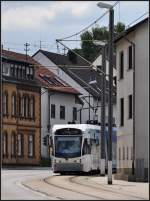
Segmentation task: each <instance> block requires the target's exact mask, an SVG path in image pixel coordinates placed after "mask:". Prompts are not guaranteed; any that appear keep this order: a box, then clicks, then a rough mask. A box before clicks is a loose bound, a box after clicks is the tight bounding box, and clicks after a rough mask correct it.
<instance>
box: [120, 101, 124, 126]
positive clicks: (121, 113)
mask: <svg viewBox="0 0 150 201" xmlns="http://www.w3.org/2000/svg"><path fill="white" fill-rule="evenodd" d="M123 126H124V98H120V127H123Z"/></svg>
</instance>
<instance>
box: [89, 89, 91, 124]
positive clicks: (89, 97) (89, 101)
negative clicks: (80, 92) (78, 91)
mask: <svg viewBox="0 0 150 201" xmlns="http://www.w3.org/2000/svg"><path fill="white" fill-rule="evenodd" d="M90 120H91V118H90V93H89V121H90Z"/></svg>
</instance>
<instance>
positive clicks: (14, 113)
mask: <svg viewBox="0 0 150 201" xmlns="http://www.w3.org/2000/svg"><path fill="white" fill-rule="evenodd" d="M16 103H17V101H16V94H15V93H13V94H12V99H11V105H12V109H11V114H12V116H15V115H16Z"/></svg>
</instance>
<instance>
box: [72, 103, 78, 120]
mask: <svg viewBox="0 0 150 201" xmlns="http://www.w3.org/2000/svg"><path fill="white" fill-rule="evenodd" d="M72 113H73V114H72V115H73V117H72V120H73V122H74V121H77V107H73V111H72ZM74 117H75V118H74Z"/></svg>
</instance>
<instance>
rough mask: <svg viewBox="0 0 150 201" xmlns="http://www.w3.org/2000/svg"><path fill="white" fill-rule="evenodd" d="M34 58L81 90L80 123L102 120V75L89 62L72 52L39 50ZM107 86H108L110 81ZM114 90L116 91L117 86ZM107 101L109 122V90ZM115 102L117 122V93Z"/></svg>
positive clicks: (114, 109) (114, 108)
mask: <svg viewBox="0 0 150 201" xmlns="http://www.w3.org/2000/svg"><path fill="white" fill-rule="evenodd" d="M33 58H34V59H35V60H36V61H37V62H39V63H40V64H41V65H43V66H45V67H46V68H48V69H50V70H51V71H52V72H53V73H54V74H55V75H57V76H59V77H60V78H61V79H62V80H66V81H67V83H68V84H69V85H70V86H72V87H73V88H74V89H76V90H78V91H79V92H80V94H81V95H80V98H81V99H82V100H83V103H84V105H83V108H82V110H81V115H80V117H81V118H80V123H87V121H89V120H98V122H101V76H102V75H100V74H99V73H98V72H97V71H95V70H93V69H92V68H91V67H90V65H89V63H88V62H86V61H84V60H83V59H81V58H80V57H79V56H76V55H74V54H70V53H68V54H67V55H61V54H57V53H52V52H48V51H44V50H39V51H37V52H36V53H35V54H34V55H33ZM93 80H95V81H96V82H95V83H93V84H91V85H90V84H89V83H90V82H91V81H93ZM106 81H107V80H106ZM106 87H107V88H108V81H107V83H106ZM114 92H116V88H115V87H114ZM106 101H107V102H106V122H108V115H107V114H108V91H107V92H106ZM113 103H114V104H113V111H114V118H113V119H114V123H115V114H116V112H115V111H116V95H114V101H113Z"/></svg>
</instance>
